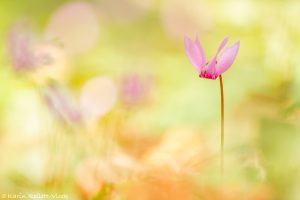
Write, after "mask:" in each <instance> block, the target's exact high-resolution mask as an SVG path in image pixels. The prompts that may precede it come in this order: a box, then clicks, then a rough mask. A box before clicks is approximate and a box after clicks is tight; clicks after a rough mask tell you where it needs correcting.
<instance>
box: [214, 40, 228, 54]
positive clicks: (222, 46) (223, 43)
mask: <svg viewBox="0 0 300 200" xmlns="http://www.w3.org/2000/svg"><path fill="white" fill-rule="evenodd" d="M227 42H228V37H225V38H224V39H223V41H222V42H221V44H220V46H219V49H218V51H217V53H216V54H217V55H218V54H219V53H220V51H221V50H222V49H223V48H224V47H225V45H226V44H227Z"/></svg>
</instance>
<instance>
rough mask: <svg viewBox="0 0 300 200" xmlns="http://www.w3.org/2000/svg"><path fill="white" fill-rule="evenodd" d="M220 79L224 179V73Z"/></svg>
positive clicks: (222, 169) (222, 168)
mask: <svg viewBox="0 0 300 200" xmlns="http://www.w3.org/2000/svg"><path fill="white" fill-rule="evenodd" d="M219 80H220V94H221V177H222V179H223V172H224V91H223V80H222V75H220V76H219Z"/></svg>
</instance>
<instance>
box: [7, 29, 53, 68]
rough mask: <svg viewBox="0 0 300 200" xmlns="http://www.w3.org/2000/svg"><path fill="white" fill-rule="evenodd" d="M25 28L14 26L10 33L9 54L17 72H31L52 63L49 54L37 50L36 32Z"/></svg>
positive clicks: (8, 39) (8, 41)
mask: <svg viewBox="0 0 300 200" xmlns="http://www.w3.org/2000/svg"><path fill="white" fill-rule="evenodd" d="M25 27H26V24H17V25H14V26H13V27H12V28H11V29H10V31H9V33H8V38H7V48H8V54H9V57H10V59H11V61H12V64H13V67H14V69H15V70H16V71H30V70H33V69H35V68H36V67H38V66H40V65H44V64H47V63H49V62H50V56H49V55H48V54H45V53H42V52H38V51H37V50H36V48H35V41H34V39H35V38H34V32H33V31H31V30H30V29H29V28H28V27H27V28H25Z"/></svg>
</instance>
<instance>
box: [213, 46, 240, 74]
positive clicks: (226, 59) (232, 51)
mask: <svg viewBox="0 0 300 200" xmlns="http://www.w3.org/2000/svg"><path fill="white" fill-rule="evenodd" d="M239 47H240V41H238V42H236V43H235V44H233V45H232V46H230V47H228V48H226V49H225V50H224V51H223V53H222V54H221V55H220V57H219V59H218V63H217V67H216V68H217V74H218V75H220V74H222V73H224V72H225V71H226V70H227V69H228V68H229V67H230V66H231V65H232V64H233V61H234V60H235V57H236V55H237V53H238V51H239Z"/></svg>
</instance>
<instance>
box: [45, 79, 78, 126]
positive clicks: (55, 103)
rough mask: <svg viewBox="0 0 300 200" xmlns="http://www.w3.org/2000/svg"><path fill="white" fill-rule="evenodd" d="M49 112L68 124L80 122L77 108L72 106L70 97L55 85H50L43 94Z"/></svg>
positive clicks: (72, 102)
mask: <svg viewBox="0 0 300 200" xmlns="http://www.w3.org/2000/svg"><path fill="white" fill-rule="evenodd" d="M44 96H45V99H46V103H47V105H48V107H49V108H50V110H51V111H52V112H53V113H54V114H55V115H56V116H57V117H58V118H60V119H62V120H63V121H65V122H69V123H78V122H81V120H82V116H81V111H80V109H79V106H76V105H75V104H74V101H73V99H72V97H71V95H70V94H69V93H68V91H66V90H65V89H64V88H62V87H61V86H59V85H58V84H57V83H54V82H52V83H50V84H49V85H48V87H47V88H46V90H45V93H44Z"/></svg>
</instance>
